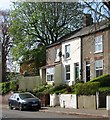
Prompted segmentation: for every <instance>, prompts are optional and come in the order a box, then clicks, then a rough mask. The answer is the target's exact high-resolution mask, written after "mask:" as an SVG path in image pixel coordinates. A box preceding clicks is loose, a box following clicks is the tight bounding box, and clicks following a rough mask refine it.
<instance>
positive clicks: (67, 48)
mask: <svg viewBox="0 0 110 120" xmlns="http://www.w3.org/2000/svg"><path fill="white" fill-rule="evenodd" d="M65 57H66V59H68V58H70V44H69V45H65Z"/></svg>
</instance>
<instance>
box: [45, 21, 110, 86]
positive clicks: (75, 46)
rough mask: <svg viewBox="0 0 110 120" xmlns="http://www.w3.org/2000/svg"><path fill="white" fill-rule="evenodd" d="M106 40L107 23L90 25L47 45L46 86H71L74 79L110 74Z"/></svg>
mask: <svg viewBox="0 0 110 120" xmlns="http://www.w3.org/2000/svg"><path fill="white" fill-rule="evenodd" d="M91 20H92V19H91ZM87 23H88V22H87ZM109 38H110V22H109V21H103V22H100V23H98V24H95V23H94V24H92V22H90V25H89V24H85V26H84V27H83V28H81V29H79V30H76V31H74V32H72V33H71V34H68V35H65V36H64V37H63V38H62V39H61V40H60V42H58V43H54V44H52V45H50V46H48V47H47V50H46V66H45V70H46V71H45V72H46V75H44V76H46V81H47V83H49V82H50V83H55V84H56V83H57V84H61V83H66V84H69V85H73V84H75V82H76V80H77V79H81V80H83V81H84V82H87V81H89V80H90V79H93V78H95V77H98V76H100V75H102V74H110V62H109V61H110V47H109V46H110V42H109ZM57 52H58V53H59V52H60V57H59V56H58V53H57ZM57 57H58V58H57ZM56 60H58V61H56ZM48 73H50V74H48ZM59 81H60V82H59Z"/></svg>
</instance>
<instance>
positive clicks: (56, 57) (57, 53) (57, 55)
mask: <svg viewBox="0 0 110 120" xmlns="http://www.w3.org/2000/svg"><path fill="white" fill-rule="evenodd" d="M59 52H60V48H57V49H56V55H55V62H58V61H60V56H59Z"/></svg>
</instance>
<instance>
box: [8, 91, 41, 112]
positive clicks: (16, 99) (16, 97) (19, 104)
mask: <svg viewBox="0 0 110 120" xmlns="http://www.w3.org/2000/svg"><path fill="white" fill-rule="evenodd" d="M8 105H9V108H10V109H13V108H15V109H16V108H17V109H19V110H20V111H21V110H24V109H29V110H30V109H35V110H39V109H40V108H41V101H40V99H39V98H37V97H35V96H34V95H33V94H31V93H29V92H25V93H14V94H13V95H12V96H11V97H10V98H9V99H8Z"/></svg>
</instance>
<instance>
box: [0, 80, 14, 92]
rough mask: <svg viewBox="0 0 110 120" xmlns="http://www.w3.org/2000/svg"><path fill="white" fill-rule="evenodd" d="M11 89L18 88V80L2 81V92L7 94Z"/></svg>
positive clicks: (0, 89)
mask: <svg viewBox="0 0 110 120" xmlns="http://www.w3.org/2000/svg"><path fill="white" fill-rule="evenodd" d="M11 90H16V81H10V82H3V83H0V94H6V93H7V92H9V91H11Z"/></svg>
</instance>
